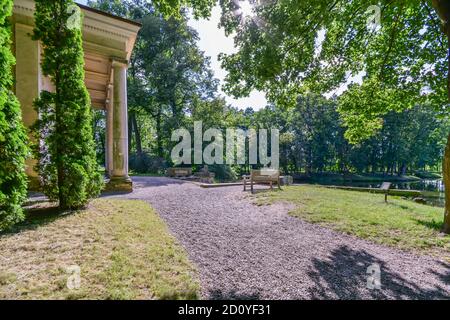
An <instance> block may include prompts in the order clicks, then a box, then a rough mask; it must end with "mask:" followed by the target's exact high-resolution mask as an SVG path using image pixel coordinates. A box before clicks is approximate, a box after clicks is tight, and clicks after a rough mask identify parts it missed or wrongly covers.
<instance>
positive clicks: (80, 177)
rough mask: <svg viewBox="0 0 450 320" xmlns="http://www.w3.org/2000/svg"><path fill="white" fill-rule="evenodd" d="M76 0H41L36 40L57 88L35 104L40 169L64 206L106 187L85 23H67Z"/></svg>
mask: <svg viewBox="0 0 450 320" xmlns="http://www.w3.org/2000/svg"><path fill="white" fill-rule="evenodd" d="M73 4H74V2H73V1H72V0H59V1H53V0H37V1H36V12H35V21H36V25H35V29H34V35H33V37H34V39H35V40H39V41H41V43H42V45H43V48H44V51H43V58H42V63H41V67H42V70H43V73H44V75H45V76H48V77H49V78H50V79H51V81H52V83H53V85H54V87H55V91H54V92H48V91H43V92H42V93H41V96H40V98H39V99H37V100H36V102H35V108H36V110H37V111H38V112H39V115H40V118H39V120H38V121H37V122H36V125H35V135H36V138H37V141H41V144H40V145H39V146H37V147H36V157H37V158H38V159H39V162H38V165H37V170H38V172H39V174H40V177H41V182H42V186H43V189H44V192H45V194H46V195H47V196H48V197H49V198H50V199H51V200H59V205H60V207H61V208H63V209H66V208H71V209H74V208H80V207H83V206H85V205H86V203H87V202H88V200H89V199H90V198H93V197H96V196H97V195H98V194H99V193H100V190H101V188H102V183H103V182H102V176H101V175H100V174H99V173H98V170H97V169H98V168H97V163H96V154H95V147H94V140H93V135H92V113H91V106H90V99H89V94H88V92H87V89H86V87H85V84H84V69H83V66H84V60H83V59H84V58H83V48H82V35H81V25H79V26H75V27H73V28H71V27H70V24H68V21H69V19H70V18H71V17H72V13H73V12H72V11H71V10H70V8H71V7H70V6H73Z"/></svg>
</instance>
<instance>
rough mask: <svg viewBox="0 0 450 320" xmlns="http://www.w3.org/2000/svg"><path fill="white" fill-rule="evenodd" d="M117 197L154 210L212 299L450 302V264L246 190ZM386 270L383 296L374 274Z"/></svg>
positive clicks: (141, 183) (138, 192) (138, 184)
mask: <svg viewBox="0 0 450 320" xmlns="http://www.w3.org/2000/svg"><path fill="white" fill-rule="evenodd" d="M133 181H134V186H135V190H134V192H133V193H130V194H127V195H115V196H117V197H126V198H131V199H141V200H145V201H147V202H149V203H150V204H151V205H152V206H153V207H154V208H155V209H156V210H157V211H158V212H159V214H160V215H161V217H162V218H163V219H164V220H165V221H166V223H167V224H168V226H169V229H170V230H171V232H172V233H173V234H174V235H175V236H176V237H177V238H178V239H179V241H180V242H181V244H182V245H183V246H184V247H185V249H186V250H187V252H188V253H189V257H190V259H191V261H193V262H194V263H195V264H196V266H197V268H198V270H199V276H200V281H201V285H202V294H203V297H204V298H206V299H314V298H319V299H367V298H369V299H370V298H374V299H386V298H390V299H427V298H428V299H429V298H440V299H442V298H444V299H450V264H448V263H445V262H443V261H438V260H436V259H433V258H431V257H427V256H417V255H413V254H410V253H406V252H403V251H399V250H395V249H392V248H388V247H384V246H380V245H376V244H372V243H369V242H367V241H364V240H361V239H357V238H355V237H352V236H347V235H344V234H341V233H337V232H335V231H332V230H329V229H327V228H324V227H320V226H318V225H314V224H311V223H307V222H304V221H302V220H300V219H298V218H294V217H291V216H289V215H288V214H287V212H288V210H289V208H288V206H287V205H282V204H276V205H271V206H255V205H252V204H251V202H250V201H249V199H248V198H247V196H248V193H244V192H243V191H242V189H241V187H224V188H212V189H202V188H200V187H198V186H197V185H194V184H192V183H182V182H180V181H177V180H173V179H168V178H153V177H151V178H150V177H134V178H133ZM374 263H377V264H379V265H380V267H381V290H377V289H373V290H370V289H367V288H366V284H367V277H368V275H367V273H366V272H367V268H368V267H369V266H370V265H371V264H374Z"/></svg>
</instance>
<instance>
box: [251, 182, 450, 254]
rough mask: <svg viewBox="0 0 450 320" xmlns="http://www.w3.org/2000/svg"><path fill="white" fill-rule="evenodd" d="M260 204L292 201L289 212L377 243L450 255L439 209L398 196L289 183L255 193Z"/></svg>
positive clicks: (449, 237) (447, 238) (448, 242)
mask: <svg viewBox="0 0 450 320" xmlns="http://www.w3.org/2000/svg"><path fill="white" fill-rule="evenodd" d="M255 197H256V202H257V203H258V204H260V205H264V204H266V203H273V202H276V201H285V202H290V203H293V204H295V209H294V210H292V211H291V212H290V214H291V215H292V216H295V217H298V218H301V219H304V220H306V221H309V222H312V223H319V224H321V225H324V226H327V227H331V228H333V229H335V230H338V231H341V232H344V233H347V234H351V235H354V236H357V237H360V238H363V239H367V240H370V241H373V242H376V243H381V244H384V245H389V246H392V247H396V248H401V249H407V250H413V251H419V252H422V253H427V254H433V255H440V256H441V257H442V256H444V257H446V258H447V259H450V236H449V235H443V234H441V233H440V228H441V226H442V223H443V216H444V214H443V209H442V208H436V207H431V206H426V205H421V204H417V203H414V202H412V201H408V200H403V199H400V198H397V197H392V196H390V197H389V200H388V203H385V202H384V195H382V194H371V193H362V192H355V191H347V190H336V189H329V188H325V187H319V186H310V185H304V186H291V187H285V188H284V189H283V191H277V192H264V193H259V194H257V195H256V196H255Z"/></svg>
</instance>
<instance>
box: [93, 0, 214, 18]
mask: <svg viewBox="0 0 450 320" xmlns="http://www.w3.org/2000/svg"><path fill="white" fill-rule="evenodd" d="M215 3H216V0H153V1H148V0H125V1H121V0H88V5H89V6H91V7H95V8H98V9H100V10H103V11H106V12H112V13H114V14H116V15H118V16H122V17H124V16H125V17H128V18H132V17H134V18H136V14H141V13H142V10H141V9H142V8H146V9H150V10H151V11H154V10H157V11H158V12H160V13H161V14H163V16H164V17H166V18H169V17H175V18H180V11H181V10H182V9H184V8H185V7H190V8H191V9H192V12H193V14H194V16H195V17H196V18H199V17H203V18H206V17H209V15H210V13H211V8H212V7H213V6H214V4H215ZM129 9H131V10H129Z"/></svg>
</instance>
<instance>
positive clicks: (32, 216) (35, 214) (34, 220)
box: [0, 200, 77, 236]
mask: <svg viewBox="0 0 450 320" xmlns="http://www.w3.org/2000/svg"><path fill="white" fill-rule="evenodd" d="M44 202H46V203H48V205H47V206H45V207H44V206H42V203H44ZM33 204H34V205H36V204H41V206H39V207H28V208H25V220H24V221H23V222H20V223H18V224H16V225H14V226H13V227H11V228H10V229H8V230H5V231H2V232H0V236H3V235H7V234H15V233H20V232H23V231H26V230H34V229H37V228H38V227H40V226H44V225H46V224H48V223H51V222H53V221H55V220H57V219H61V218H64V217H67V216H69V215H71V214H73V213H75V212H77V211H74V210H61V209H60V208H59V207H58V204H57V203H49V202H48V201H40V200H39V201H38V202H33Z"/></svg>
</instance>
